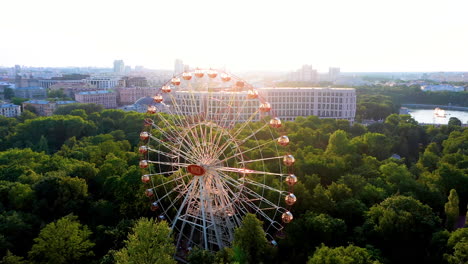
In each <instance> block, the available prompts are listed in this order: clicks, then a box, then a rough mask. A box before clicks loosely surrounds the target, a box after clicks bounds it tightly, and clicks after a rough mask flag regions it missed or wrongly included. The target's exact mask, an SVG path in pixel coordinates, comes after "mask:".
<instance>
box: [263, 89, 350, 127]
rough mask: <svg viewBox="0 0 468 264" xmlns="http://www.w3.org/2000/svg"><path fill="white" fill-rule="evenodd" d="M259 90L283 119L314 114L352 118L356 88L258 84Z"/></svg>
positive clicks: (325, 116) (276, 113) (323, 116)
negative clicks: (263, 86) (260, 85)
mask: <svg viewBox="0 0 468 264" xmlns="http://www.w3.org/2000/svg"><path fill="white" fill-rule="evenodd" d="M258 91H259V94H260V95H261V96H262V97H263V98H265V100H266V101H268V102H269V103H270V104H271V107H272V109H273V111H274V114H275V115H276V116H278V117H279V118H281V119H283V120H290V121H291V120H294V119H295V118H296V117H298V116H310V115H315V116H318V117H320V118H334V119H346V120H349V121H354V117H355V115H356V90H355V89H353V88H322V87H312V88H309V87H279V88H260V89H259V90H258Z"/></svg>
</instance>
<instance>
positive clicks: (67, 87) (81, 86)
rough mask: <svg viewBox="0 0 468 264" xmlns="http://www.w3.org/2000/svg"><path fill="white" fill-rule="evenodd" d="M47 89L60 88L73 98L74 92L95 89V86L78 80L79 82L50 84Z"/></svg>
mask: <svg viewBox="0 0 468 264" xmlns="http://www.w3.org/2000/svg"><path fill="white" fill-rule="evenodd" d="M49 90H50V91H57V90H62V91H63V93H64V94H65V95H66V96H68V97H71V98H74V97H75V94H76V93H79V92H84V91H95V90H96V86H95V85H92V84H90V83H87V82H79V83H75V82H61V83H57V84H54V85H51V86H50V87H49Z"/></svg>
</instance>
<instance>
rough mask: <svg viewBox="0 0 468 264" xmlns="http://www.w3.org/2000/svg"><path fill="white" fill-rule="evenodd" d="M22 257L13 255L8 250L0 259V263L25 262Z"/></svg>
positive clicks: (19, 263)
mask: <svg viewBox="0 0 468 264" xmlns="http://www.w3.org/2000/svg"><path fill="white" fill-rule="evenodd" d="M25 263H26V262H25V261H24V258H23V257H18V256H15V255H13V254H12V253H11V252H10V251H9V250H8V251H7V253H6V255H5V256H4V257H3V258H2V260H1V261H0V264H25Z"/></svg>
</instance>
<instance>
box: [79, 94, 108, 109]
mask: <svg viewBox="0 0 468 264" xmlns="http://www.w3.org/2000/svg"><path fill="white" fill-rule="evenodd" d="M75 100H76V101H78V102H80V103H93V104H99V105H102V106H104V108H116V107H117V94H116V93H115V92H114V91H107V90H100V91H88V92H80V93H77V94H75Z"/></svg>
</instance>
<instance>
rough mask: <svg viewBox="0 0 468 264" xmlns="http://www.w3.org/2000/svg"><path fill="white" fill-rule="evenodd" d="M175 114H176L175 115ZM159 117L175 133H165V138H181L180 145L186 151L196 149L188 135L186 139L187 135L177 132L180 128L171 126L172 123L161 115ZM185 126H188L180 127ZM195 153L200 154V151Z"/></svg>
mask: <svg viewBox="0 0 468 264" xmlns="http://www.w3.org/2000/svg"><path fill="white" fill-rule="evenodd" d="M176 116H177V115H176ZM160 117H161V120H163V122H164V123H165V124H166V126H168V127H170V128H171V129H172V130H171V131H173V132H175V133H176V134H175V135H174V134H173V135H167V134H166V138H168V139H169V138H177V139H179V140H181V146H183V147H184V149H185V150H186V151H193V150H197V149H196V148H195V146H196V143H195V142H194V141H193V140H191V138H190V137H188V140H187V137H185V135H183V133H181V132H179V129H181V128H176V127H174V126H172V125H171V124H170V122H168V121H167V120H166V118H164V116H163V115H160ZM153 125H154V124H153ZM186 127H188V126H187V125H185V126H182V128H186ZM158 129H159V130H160V131H164V130H163V129H161V128H160V127H158ZM189 140H190V142H189ZM182 143H185V144H182ZM197 154H201V153H197Z"/></svg>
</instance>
